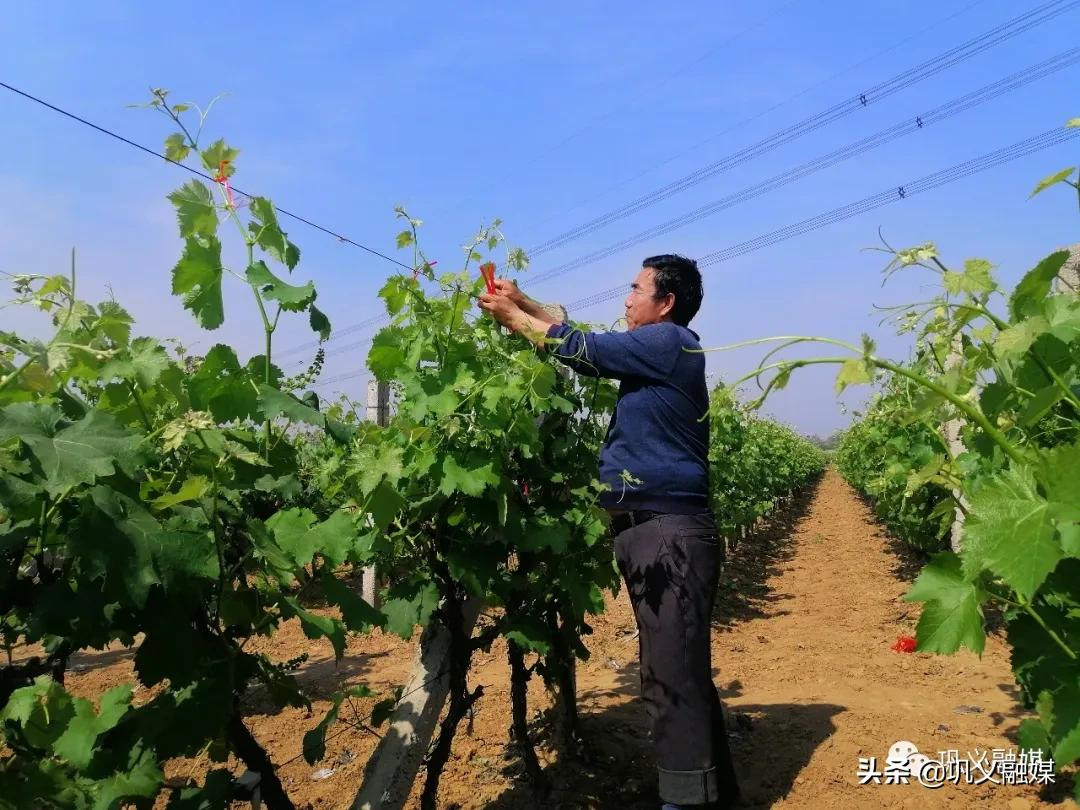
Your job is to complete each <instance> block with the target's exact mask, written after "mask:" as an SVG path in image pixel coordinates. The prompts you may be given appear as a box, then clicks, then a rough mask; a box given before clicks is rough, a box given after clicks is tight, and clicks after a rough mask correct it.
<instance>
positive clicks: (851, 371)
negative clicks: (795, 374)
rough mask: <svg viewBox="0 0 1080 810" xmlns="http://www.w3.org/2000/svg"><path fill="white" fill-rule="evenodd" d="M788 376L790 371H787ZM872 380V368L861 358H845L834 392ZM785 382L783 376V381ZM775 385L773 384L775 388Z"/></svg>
mask: <svg viewBox="0 0 1080 810" xmlns="http://www.w3.org/2000/svg"><path fill="white" fill-rule="evenodd" d="M788 376H790V371H788ZM873 381H874V368H873V366H872V365H870V363H868V362H867V361H866V360H864V359H862V358H852V359H851V360H845V361H844V362H843V364H842V365H841V366H840V371H839V372H837V375H836V393H838V394H839V393H840V392H841V391H843V390H844V389H845V388H847V387H848V386H849V385H857V384H859V383H869V382H873ZM786 382H787V379H786V378H785V380H784V383H786ZM775 387H776V386H774V388H775Z"/></svg>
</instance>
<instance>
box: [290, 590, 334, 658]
mask: <svg viewBox="0 0 1080 810" xmlns="http://www.w3.org/2000/svg"><path fill="white" fill-rule="evenodd" d="M281 613H282V615H283V616H287V617H296V618H297V619H299V620H300V628H301V629H302V630H303V631H304V635H305V636H307V637H308V638H310V639H316V638H327V639H329V640H330V644H331V645H333V647H334V658H335V659H336V660H339V661H340V660H341V656H342V655H344V654H345V625H344V624H342V623H341V622H340V621H338V620H337V619H334V618H331V617H330V616H320V615H319V614H318V613H312V612H311V611H309V610H305V609H304V608H302V607H301V606H300V603H299V602H297V601H296V600H295V599H293V598H292V597H291V596H287V597H285V598H284V599H283V600H282V603H281Z"/></svg>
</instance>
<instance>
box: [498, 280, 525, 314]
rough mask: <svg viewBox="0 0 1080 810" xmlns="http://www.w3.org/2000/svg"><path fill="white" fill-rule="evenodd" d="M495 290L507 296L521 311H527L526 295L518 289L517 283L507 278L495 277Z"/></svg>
mask: <svg viewBox="0 0 1080 810" xmlns="http://www.w3.org/2000/svg"><path fill="white" fill-rule="evenodd" d="M495 292H496V293H497V294H499V295H502V296H505V297H506V298H509V299H510V300H511V301H512V302H513V303H514V305H515V306H517V308H518V309H520V310H521V311H522V312H528V310H529V307H528V304H529V303H530V301H529V298H528V296H526V295H525V293H523V292H522V291H521V290H519V289H518V285H517V284H516V283H515V282H513V281H511V280H510V279H508V278H497V279H495Z"/></svg>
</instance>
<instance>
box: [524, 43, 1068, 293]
mask: <svg viewBox="0 0 1080 810" xmlns="http://www.w3.org/2000/svg"><path fill="white" fill-rule="evenodd" d="M1077 62H1080V47H1077V48H1071V49H1069V50H1067V51H1064V52H1062V53H1060V54H1057V55H1056V56H1052V57H1050V58H1049V59H1046V60H1044V61H1042V62H1040V63H1038V64H1036V65H1032V66H1030V67H1028V68H1025V69H1024V70H1021V71H1018V72H1016V73H1013V74H1012V75H1010V76H1006V77H1005V78H1003V79H999V80H998V81H996V82H993V83H991V84H988V85H986V86H984V87H981V88H979V89H978V90H975V91H973V92H971V93H967V94H965V95H963V96H959V97H958V98H955V99H953V100H952V101H949V102H947V103H945V104H942V105H940V106H938V107H935V108H934V109H932V110H928V111H926V112H924V113H922V114H920V115H915V116H910V117H908V118H905V119H904V120H903V121H900V122H898V123H896V124H894V125H893V126H890V127H886V128H885V129H882V130H880V131H879V132H876V133H874V134H873V135H869V136H867V137H865V138H862V139H860V140H858V141H855V142H854V143H851V144H848V145H847V146H845V147H843V148H841V149H837V150H834V151H832V152H829V153H828V154H826V155H822V156H820V157H817V158H814V159H813V160H810V161H807V162H806V163H803V164H802V165H800V166H797V167H795V168H794V169H790V170H788V171H785V172H780V173H779V174H776V175H773V176H772V177H770V178H769V179H767V180H763V181H762V182H760V183H757V184H755V185H753V186H749V187H748V188H744V189H742V190H741V191H737V192H734V193H733V194H729V195H727V196H726V197H723V198H721V199H719V200H716V201H714V202H711V203H708V204H706V205H703V206H701V207H699V208H696V209H694V210H693V211H690V212H689V213H687V214H683V215H681V216H678V217H675V218H674V219H671V220H668V221H667V222H664V223H662V224H660V225H655V226H653V227H652V228H648V229H646V230H644V231H641V232H640V233H637V234H635V235H633V236H630V237H627V238H625V239H622V240H620V241H618V242H616V243H614V244H612V245H609V246H607V247H605V248H601V249H600V250H595V251H592V252H591V253H587V254H585V255H584V256H579V257H578V258H576V259H573V260H572V261H569V262H565V263H564V264H561V265H559V266H558V267H555V268H552V269H551V270H548V271H545V272H543V273H538V274H536V275H530V276H529V277H528V278H527V279H526V280H525V283H524V284H523V285H522V286H529V285H536V284H542V283H543V282H545V281H549V280H551V279H553V278H556V277H558V276H561V275H563V274H565V273H569V272H570V271H572V270H576V269H578V268H580V267H584V266H585V265H589V264H592V263H594V262H597V261H600V260H601V259H606V258H608V257H609V256H613V255H615V254H616V253H619V252H620V251H622V250H625V249H626V248H629V247H631V246H633V245H637V244H640V243H642V242H645V241H648V240H650V239H654V238H656V237H658V236H663V235H664V234H667V233H671V232H672V231H674V230H677V229H679V228H682V227H685V226H686V225H690V224H692V223H694V222H698V221H699V220H702V219H705V218H706V217H708V216H711V215H713V214H715V213H717V212H719V211H723V210H726V209H728V208H732V207H734V206H736V205H739V204H741V203H744V202H748V201H749V200H752V199H754V198H756V197H759V196H761V195H763V194H766V193H768V192H770V191H775V190H777V189H779V188H782V187H784V186H786V185H789V184H791V183H795V182H797V181H799V180H801V179H803V178H804V177H808V176H809V175H811V174H814V173H816V172H819V171H822V170H823V169H827V168H830V167H832V166H835V165H837V164H838V163H841V162H843V161H845V160H848V159H850V158H853V157H857V156H859V155H862V154H864V153H866V152H869V151H871V150H873V149H877V148H878V147H880V146H884V145H885V144H888V143H891V142H892V141H895V140H897V139H899V138H902V137H905V136H907V135H913V134H915V133H917V132H921V131H922V130H924V129H925V128H926V127H928V126H930V125H931V124H938V123H941V122H942V121H945V120H947V119H949V118H951V117H953V116H954V115H958V114H960V113H962V112H966V111H967V110H970V109H972V108H973V107H977V106H979V105H981V104H985V103H987V102H989V101H993V100H994V99H996V98H999V97H1000V96H1003V95H1005V94H1007V93H1011V92H1013V91H1014V90H1018V89H1020V88H1021V87H1024V86H1026V85H1028V84H1030V83H1032V82H1035V81H1038V80H1040V79H1044V78H1046V77H1047V76H1051V75H1053V74H1055V73H1057V72H1058V71H1061V70H1064V69H1065V68H1068V67H1072V66H1073V65H1075V64H1076V63H1077Z"/></svg>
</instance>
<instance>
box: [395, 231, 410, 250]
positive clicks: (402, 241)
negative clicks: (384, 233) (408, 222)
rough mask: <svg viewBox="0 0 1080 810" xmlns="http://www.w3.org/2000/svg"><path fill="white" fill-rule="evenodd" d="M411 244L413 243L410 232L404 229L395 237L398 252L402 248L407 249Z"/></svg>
mask: <svg viewBox="0 0 1080 810" xmlns="http://www.w3.org/2000/svg"><path fill="white" fill-rule="evenodd" d="M412 243H413V235H412V231H411V230H409V229H405V230H404V231H402V232H401V233H399V234H398V235H397V246H398V250H400V249H401V248H404V247H408V246H409V245H411V244H412Z"/></svg>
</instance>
